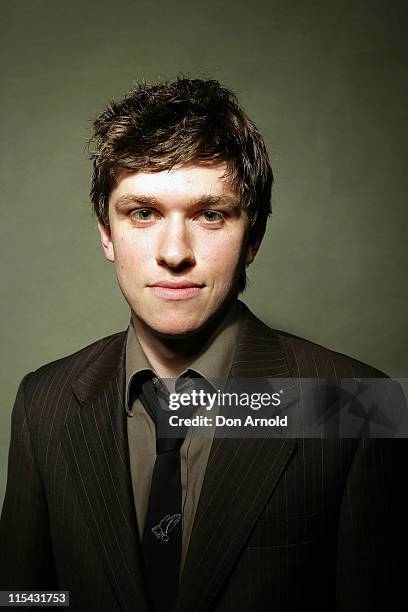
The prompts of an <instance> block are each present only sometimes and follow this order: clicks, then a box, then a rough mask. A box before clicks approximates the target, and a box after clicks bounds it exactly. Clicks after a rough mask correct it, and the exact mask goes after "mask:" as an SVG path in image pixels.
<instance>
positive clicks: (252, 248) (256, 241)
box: [245, 228, 265, 266]
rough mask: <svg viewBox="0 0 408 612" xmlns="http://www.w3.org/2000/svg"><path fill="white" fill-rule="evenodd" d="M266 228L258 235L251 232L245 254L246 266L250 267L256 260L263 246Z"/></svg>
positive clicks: (258, 232)
mask: <svg viewBox="0 0 408 612" xmlns="http://www.w3.org/2000/svg"><path fill="white" fill-rule="evenodd" d="M264 233H265V228H263V229H261V230H258V231H257V232H256V234H255V233H254V232H250V233H249V236H248V244H247V247H246V253H245V265H246V266H249V264H251V263H252V262H253V261H254V259H255V255H256V254H257V252H258V249H259V247H260V246H261V242H262V238H263V237H264Z"/></svg>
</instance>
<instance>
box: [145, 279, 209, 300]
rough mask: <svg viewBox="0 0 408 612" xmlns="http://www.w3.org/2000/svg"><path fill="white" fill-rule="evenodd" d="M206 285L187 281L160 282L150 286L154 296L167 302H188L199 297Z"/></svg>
mask: <svg viewBox="0 0 408 612" xmlns="http://www.w3.org/2000/svg"><path fill="white" fill-rule="evenodd" d="M203 286H204V285H202V284H200V283H194V282H192V281H185V280H183V281H182V280H177V281H176V280H168V281H158V282H157V283H152V284H151V285H149V287H150V289H151V290H152V292H153V294H154V295H155V296H156V297H160V298H162V299H165V300H187V299H190V298H193V297H195V296H197V295H198V294H199V293H200V291H201V289H202V288H203Z"/></svg>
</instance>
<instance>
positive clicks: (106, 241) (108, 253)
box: [98, 219, 115, 261]
mask: <svg viewBox="0 0 408 612" xmlns="http://www.w3.org/2000/svg"><path fill="white" fill-rule="evenodd" d="M98 229H99V233H100V235H101V242H102V248H103V252H104V253H105V257H106V259H107V260H108V261H115V251H114V249H113V242H112V236H111V232H110V229H109V227H106V225H104V224H103V223H102V221H101V220H100V219H99V221H98Z"/></svg>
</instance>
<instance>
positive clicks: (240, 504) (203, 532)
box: [177, 306, 296, 612]
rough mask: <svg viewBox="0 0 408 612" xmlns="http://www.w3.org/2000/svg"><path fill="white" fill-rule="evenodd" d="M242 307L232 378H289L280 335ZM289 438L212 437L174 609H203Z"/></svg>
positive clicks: (280, 464) (277, 470)
mask: <svg viewBox="0 0 408 612" xmlns="http://www.w3.org/2000/svg"><path fill="white" fill-rule="evenodd" d="M244 308H245V319H244V321H243V327H242V332H241V339H240V343H239V345H238V347H237V350H236V354H235V358H234V363H233V366H232V370H231V376H232V378H233V379H234V378H257V377H262V378H277V377H278V378H289V377H290V373H289V369H288V365H287V361H286V357H285V354H284V352H283V349H282V347H281V343H280V340H279V337H278V336H277V334H276V333H274V332H273V331H272V330H271V329H270V328H269V327H267V326H266V325H264V324H263V323H262V322H261V321H259V319H257V318H256V317H254V316H253V315H252V313H250V311H249V310H248V309H247V308H246V307H245V306H244ZM295 447H296V442H295V441H294V440H289V439H277V438H272V439H250V438H244V439H226V438H216V439H214V442H213V445H212V448H211V453H210V457H209V461H208V465H207V470H206V475H205V478H204V483H203V488H202V491H201V495H200V500H199V504H198V508H197V513H196V517H195V521H194V526H193V531H192V534H191V539H190V546H189V552H188V555H187V559H186V563H185V567H184V571H183V576H182V581H181V585H180V597H179V603H178V606H177V612H188V611H189V610H196V611H199V610H203V611H204V610H208V608H209V607H210V605H211V602H212V601H214V599H215V598H216V596H217V594H218V593H219V591H220V589H221V588H222V586H223V584H224V582H225V580H226V578H227V577H228V574H229V573H230V571H231V568H232V567H233V565H234V563H235V562H236V560H237V558H238V556H239V554H240V552H241V551H242V548H243V547H244V546H245V543H246V541H247V539H248V537H249V536H250V533H251V531H252V529H253V528H254V526H255V523H256V521H257V519H258V517H259V516H260V514H261V513H262V511H263V509H264V507H265V505H266V503H267V501H268V499H269V498H270V496H271V495H272V493H273V491H274V489H275V487H276V485H277V483H278V481H279V479H280V477H281V475H282V473H283V472H284V470H285V469H286V467H287V465H288V463H289V461H290V458H291V456H292V454H293V452H294V450H295Z"/></svg>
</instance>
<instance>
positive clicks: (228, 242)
mask: <svg viewBox="0 0 408 612" xmlns="http://www.w3.org/2000/svg"><path fill="white" fill-rule="evenodd" d="M225 170H226V165H225V163H217V164H211V165H209V164H199V163H194V164H189V165H183V166H179V167H177V168H176V169H173V170H171V171H167V170H166V171H161V172H144V171H143V172H142V171H138V172H132V171H129V172H128V171H124V172H123V173H122V174H121V175H120V176H119V178H118V181H117V184H116V187H115V188H114V190H113V191H112V193H111V195H110V199H109V223H110V227H109V229H107V228H105V227H104V226H103V224H102V223H99V229H100V233H101V238H102V244H103V248H104V251H105V255H106V257H107V259H108V260H109V261H113V262H115V267H116V274H117V278H118V282H119V286H120V288H121V290H122V292H123V294H124V296H125V298H126V300H127V302H128V303H129V305H130V308H131V310H132V317H133V320H134V322H135V324H136V326H138V325H143V326H144V327H146V326H147V328H148V329H150V330H151V331H153V332H154V333H155V334H159V335H161V336H164V337H177V336H184V335H186V334H191V333H194V332H195V331H198V330H199V329H200V328H202V327H203V326H204V325H205V324H206V323H207V322H208V321H210V320H211V318H212V317H214V315H216V314H217V313H218V312H219V311H220V309H221V308H222V307H223V306H224V305H225V304H226V303H227V302H228V301H229V299H231V298H232V297H235V296H236V294H237V283H238V279H239V274H240V271H241V269H242V266H243V265H244V264H249V263H251V261H252V260H253V258H254V256H255V253H256V250H257V246H259V245H254V244H252V245H248V244H247V242H248V241H247V236H248V216H247V213H246V211H244V210H243V209H242V208H241V207H240V206H239V197H238V196H237V194H236V193H235V192H234V191H233V189H232V187H231V184H230V181H229V179H228V178H224V177H223V175H224V172H225Z"/></svg>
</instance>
